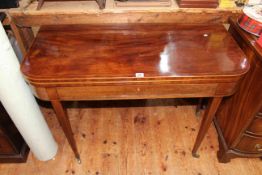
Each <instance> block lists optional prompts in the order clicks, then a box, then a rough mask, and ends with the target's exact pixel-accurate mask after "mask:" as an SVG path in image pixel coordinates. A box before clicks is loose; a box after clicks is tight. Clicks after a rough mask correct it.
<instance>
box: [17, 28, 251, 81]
mask: <svg viewBox="0 0 262 175" xmlns="http://www.w3.org/2000/svg"><path fill="white" fill-rule="evenodd" d="M248 67H249V65H248V63H247V59H246V57H245V55H244V54H243V52H242V51H241V49H240V48H239V47H238V45H237V44H236V43H235V41H234V40H233V38H232V37H231V36H230V34H229V33H227V31H226V29H225V28H224V27H223V26H222V25H170V24H161V25H160V24H157V25H156V24H139V25H136V24H114V25H100V26H99V25H84V26H83V25H82V26H81V25H79V26H77V25H74V26H45V27H41V29H40V31H39V33H38V36H37V37H36V40H35V42H34V43H33V45H32V47H31V49H30V52H29V53H28V55H27V56H26V57H25V59H24V61H23V64H22V67H21V70H22V72H23V73H24V75H25V76H26V78H27V79H29V80H30V81H32V82H34V81H35V82H37V81H41V82H44V81H47V82H51V81H52V82H53V83H54V82H56V81H99V80H101V81H104V80H110V81H114V80H116V81H118V80H119V79H122V80H127V81H130V80H137V78H138V77H140V79H139V80H141V78H142V79H143V80H145V81H146V80H150V79H152V78H153V79H162V80H165V79H174V80H180V79H186V78H188V77H190V78H191V79H194V78H196V79H199V78H201V77H205V78H208V77H210V78H211V79H212V78H216V77H223V78H226V77H234V76H240V75H241V74H244V73H245V72H246V71H247V70H248ZM137 73H138V74H137ZM141 73H142V74H141ZM32 82H31V83H32Z"/></svg>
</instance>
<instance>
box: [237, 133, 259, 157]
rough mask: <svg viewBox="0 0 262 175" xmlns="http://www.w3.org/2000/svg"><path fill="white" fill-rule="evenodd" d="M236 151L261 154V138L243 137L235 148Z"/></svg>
mask: <svg viewBox="0 0 262 175" xmlns="http://www.w3.org/2000/svg"><path fill="white" fill-rule="evenodd" d="M236 149H237V150H239V151H242V152H249V153H261V154H262V137H253V136H250V135H244V136H243V137H242V139H241V140H240V142H239V143H238V145H237V146H236Z"/></svg>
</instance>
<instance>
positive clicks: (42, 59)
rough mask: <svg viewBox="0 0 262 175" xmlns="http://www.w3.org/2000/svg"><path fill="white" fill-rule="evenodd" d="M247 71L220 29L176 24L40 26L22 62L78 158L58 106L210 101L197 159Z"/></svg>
mask: <svg viewBox="0 0 262 175" xmlns="http://www.w3.org/2000/svg"><path fill="white" fill-rule="evenodd" d="M248 69H249V63H248V62H247V59H246V57H245V55H244V54H243V52H242V51H241V49H240V48H239V47H238V45H237V44H236V42H235V41H234V40H233V38H232V37H231V36H230V34H229V33H228V32H227V31H226V29H225V28H224V27H223V26H222V25H174V24H104V25H71V26H70V25H68V26H64V25H61V26H43V27H41V29H40V31H39V33H38V34H37V36H36V39H35V41H34V42H33V44H32V47H31V48H30V50H29V52H28V54H27V55H26V57H25V58H24V60H23V62H22V65H21V71H22V72H23V74H24V76H25V78H26V80H27V82H28V83H29V84H30V86H31V88H32V90H33V93H34V95H35V96H36V97H38V98H39V99H41V100H48V101H51V103H52V105H53V108H54V110H55V112H56V116H57V119H58V120H59V122H60V125H61V127H62V129H63V131H64V133H65V135H66V137H67V140H68V142H69V144H70V146H71V148H72V150H73V151H74V154H75V156H76V158H77V159H78V160H80V156H79V152H78V150H77V146H76V142H75V139H74V136H73V132H72V129H71V126H70V122H69V120H68V117H67V114H66V111H65V109H64V108H63V106H62V104H61V101H74V100H119V99H156V98H192V97H210V100H209V104H208V106H207V109H206V111H205V113H204V116H203V119H202V121H201V126H200V130H199V132H198V135H197V138H196V141H195V144H194V147H193V150H192V154H193V156H197V154H196V153H197V150H198V148H199V146H200V144H201V141H202V140H203V138H204V136H205V134H206V132H207V130H208V128H209V126H210V124H211V122H212V120H213V118H214V115H215V113H216V110H217V108H218V106H219V104H220V102H221V100H222V98H223V97H224V96H230V95H232V94H233V93H234V92H235V91H236V90H237V87H238V83H239V81H240V80H241V79H242V77H243V76H244V75H245V73H246V72H247V71H248ZM170 124H172V123H170Z"/></svg>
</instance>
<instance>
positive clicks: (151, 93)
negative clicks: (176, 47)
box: [31, 83, 237, 101]
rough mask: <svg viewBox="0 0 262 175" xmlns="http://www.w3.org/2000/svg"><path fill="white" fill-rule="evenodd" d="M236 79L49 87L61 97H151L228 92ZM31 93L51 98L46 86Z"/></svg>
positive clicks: (199, 95)
mask: <svg viewBox="0 0 262 175" xmlns="http://www.w3.org/2000/svg"><path fill="white" fill-rule="evenodd" d="M236 84H237V83H211V84H159V85H158V84H154V85H122V86H121V85H114V86H111V85H105V86H65V87H61V86H60V87H53V88H55V89H56V91H57V94H58V96H59V100H61V101H77V100H121V99H155V98H192V97H215V96H218V97H219V96H229V95H231V94H233V93H234V91H235V89H236ZM31 88H32V90H33V93H34V95H35V96H36V97H38V98H39V99H41V100H47V101H49V100H51V98H50V97H49V96H48V94H47V92H46V88H50V87H37V86H33V85H31Z"/></svg>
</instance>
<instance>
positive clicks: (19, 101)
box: [0, 23, 58, 161]
mask: <svg viewBox="0 0 262 175" xmlns="http://www.w3.org/2000/svg"><path fill="white" fill-rule="evenodd" d="M0 101H1V103H2V104H3V106H4V107H5V109H6V111H7V112H8V114H9V115H10V117H11V119H12V120H13V122H14V124H15V125H16V127H17V129H18V130H19V132H20V133H21V135H22V136H23V138H24V140H25V141H26V143H27V144H28V146H29V148H30V149H31V151H32V152H33V154H34V155H35V157H36V158H37V159H39V160H42V161H46V160H50V159H52V158H53V157H54V156H55V155H56V153H57V149H58V147H57V143H56V142H55V140H54V138H53V136H52V134H51V132H50V130H49V128H48V126H47V123H46V121H45V119H44V117H43V115H42V113H41V111H40V109H39V106H38V105H37V103H36V101H35V98H34V96H33V95H32V93H31V91H30V88H29V87H28V85H27V84H26V83H25V81H24V79H23V76H22V74H21V72H20V65H19V62H18V60H17V57H16V55H15V53H14V50H13V49H12V47H11V44H10V42H9V40H8V37H7V35H6V33H5V30H4V28H3V26H2V23H0Z"/></svg>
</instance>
